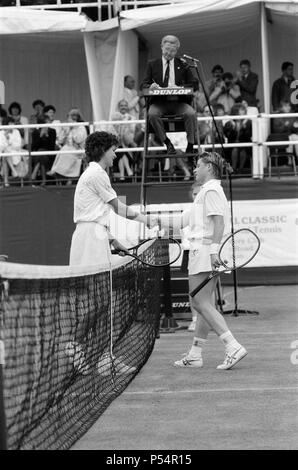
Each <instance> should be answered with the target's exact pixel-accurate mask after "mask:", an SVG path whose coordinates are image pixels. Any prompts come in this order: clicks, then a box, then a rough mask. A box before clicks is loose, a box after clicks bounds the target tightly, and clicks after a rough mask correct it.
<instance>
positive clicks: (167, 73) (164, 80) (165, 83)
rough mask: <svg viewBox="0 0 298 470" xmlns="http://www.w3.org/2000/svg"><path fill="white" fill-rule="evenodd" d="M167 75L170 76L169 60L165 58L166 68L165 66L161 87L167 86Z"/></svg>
mask: <svg viewBox="0 0 298 470" xmlns="http://www.w3.org/2000/svg"><path fill="white" fill-rule="evenodd" d="M169 76H170V61H169V60H167V68H166V73H165V76H164V79H163V84H162V86H163V87H167V86H168V84H169Z"/></svg>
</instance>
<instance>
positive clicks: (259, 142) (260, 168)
mask: <svg viewBox="0 0 298 470" xmlns="http://www.w3.org/2000/svg"><path fill="white" fill-rule="evenodd" d="M287 117H296V118H298V113H288V114H265V113H261V114H258V115H245V116H216V117H215V120H216V121H229V120H243V119H250V120H251V121H253V122H254V123H255V124H256V126H252V141H251V142H241V143H239V142H237V143H236V142H235V143H227V142H225V143H223V147H224V148H235V147H236V148H247V147H250V148H252V160H253V162H252V177H253V178H258V179H262V178H263V177H264V167H266V166H267V162H266V155H268V147H272V146H273V147H276V146H285V147H288V146H289V145H298V139H297V140H284V141H266V138H267V137H268V135H267V136H266V138H265V139H260V137H259V136H261V135H262V133H261V131H260V127H261V126H262V125H263V122H264V118H267V119H269V118H287ZM197 119H198V122H200V121H212V117H209V116H208V117H204V116H200V117H198V118H197ZM115 124H116V125H126V124H129V125H132V124H142V125H144V124H145V120H144V119H138V120H131V121H122V120H119V121H116V120H115V121H104V120H103V121H91V122H88V121H85V122H73V123H69V122H64V123H63V122H54V123H52V124H51V123H46V124H18V125H8V126H7V125H5V126H3V125H0V131H1V130H4V129H6V130H7V129H37V128H43V127H51V128H54V129H55V128H61V127H78V126H88V127H89V129H90V132H93V131H94V130H101V129H104V130H108V129H107V127H108V126H111V127H113V126H114V125H115ZM267 134H268V133H267ZM194 147H195V148H197V146H194ZM175 148H177V149H179V150H185V149H184V148H183V147H181V146H179V145H176V146H175ZM200 148H201V149H202V150H205V149H208V148H209V149H210V148H215V149H220V148H221V144H200ZM148 150H149V151H162V150H165V147H161V146H160V147H159V146H154V147H149V148H148ZM142 151H144V147H129V148H128V147H125V148H124V147H123V148H119V149H117V152H119V153H124V152H131V153H134V152H142ZM58 152H59V154H69V152H70V151H69V150H65V151H64V150H52V151H31V150H30V149H29V150H25V149H21V150H20V151H15V152H0V159H1V157H4V158H5V157H9V156H13V155H20V156H43V155H44V156H48V155H57V153H58ZM71 153H73V154H79V155H82V154H84V153H85V152H84V150H71ZM165 156H166V155H165ZM175 157H183V155H181V154H177V155H176V156H175V155H174V156H173V158H175ZM264 159H265V160H264ZM264 162H265V164H264Z"/></svg>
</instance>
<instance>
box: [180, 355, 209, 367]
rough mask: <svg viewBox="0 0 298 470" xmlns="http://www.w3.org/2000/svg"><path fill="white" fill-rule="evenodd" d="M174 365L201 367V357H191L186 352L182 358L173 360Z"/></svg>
mask: <svg viewBox="0 0 298 470" xmlns="http://www.w3.org/2000/svg"><path fill="white" fill-rule="evenodd" d="M174 366H176V367H203V359H202V357H193V356H191V355H190V354H189V353H187V354H186V355H185V356H184V357H183V358H182V359H179V361H175V362H174Z"/></svg>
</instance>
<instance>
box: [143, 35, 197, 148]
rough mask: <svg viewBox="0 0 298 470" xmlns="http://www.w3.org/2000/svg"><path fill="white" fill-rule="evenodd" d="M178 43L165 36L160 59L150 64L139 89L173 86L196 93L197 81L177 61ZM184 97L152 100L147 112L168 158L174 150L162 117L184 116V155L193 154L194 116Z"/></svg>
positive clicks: (187, 68) (194, 136) (195, 132)
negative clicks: (189, 88) (164, 115)
mask: <svg viewBox="0 0 298 470" xmlns="http://www.w3.org/2000/svg"><path fill="white" fill-rule="evenodd" d="M179 47H180V41H179V39H178V38H177V37H175V36H165V37H164V38H163V39H162V41H161V51H162V57H161V58H160V59H154V60H151V61H149V63H148V66H147V70H146V76H145V78H144V80H143V82H142V84H141V88H142V89H146V88H149V89H151V90H154V89H157V88H165V87H174V86H191V87H193V88H194V89H197V88H198V87H197V80H196V79H195V78H194V76H193V74H192V71H191V69H190V67H189V66H188V65H187V64H185V63H184V62H182V60H181V59H179V58H177V57H176V54H177V52H178V49H179ZM187 101H189V97H187V96H184V97H183V96H179V97H178V96H170V97H168V96H167V98H165V97H154V98H153V97H152V98H151V100H150V106H149V110H148V118H149V122H150V124H151V126H152V128H153V129H154V133H155V136H156V138H157V140H158V141H159V142H160V144H161V145H162V144H165V145H166V147H167V151H168V153H170V154H175V153H176V150H175V148H174V146H173V144H172V142H171V141H170V139H169V138H168V137H167V135H166V132H165V129H164V125H163V122H162V120H161V118H160V116H161V115H162V114H179V115H182V116H183V119H184V125H185V131H186V134H187V142H188V144H187V148H186V153H193V145H194V144H195V143H196V142H197V141H198V139H197V137H198V136H197V115H196V112H195V110H194V108H193V107H192V106H191V105H190V104H189V103H188V102H187Z"/></svg>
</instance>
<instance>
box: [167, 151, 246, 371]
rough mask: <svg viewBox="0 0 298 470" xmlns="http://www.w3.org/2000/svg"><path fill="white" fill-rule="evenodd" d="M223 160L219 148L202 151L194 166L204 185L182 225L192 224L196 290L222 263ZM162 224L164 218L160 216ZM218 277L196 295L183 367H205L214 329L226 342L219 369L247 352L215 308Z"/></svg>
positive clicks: (225, 225) (225, 221) (225, 216)
mask: <svg viewBox="0 0 298 470" xmlns="http://www.w3.org/2000/svg"><path fill="white" fill-rule="evenodd" d="M222 169H223V161H222V158H221V156H220V155H219V154H217V153H216V152H210V153H209V152H204V153H202V154H201V155H200V156H199V158H198V162H197V166H196V168H195V170H194V175H195V179H196V181H197V183H198V184H200V185H201V189H200V191H199V193H198V194H197V196H196V198H195V200H194V202H193V204H192V206H191V209H190V212H189V215H188V216H187V217H183V222H182V225H183V226H186V225H189V229H190V230H189V234H188V239H189V245H190V251H189V261H188V274H189V288H190V292H191V291H192V290H194V289H195V288H196V287H197V286H198V285H199V284H200V283H201V282H202V281H203V280H204V279H205V278H206V277H207V276H208V275H209V274H210V272H211V271H213V270H215V269H217V268H219V267H220V265H221V263H220V260H219V258H218V252H219V248H220V243H221V241H222V238H223V237H224V235H226V234H228V232H229V228H230V224H229V208H228V202H227V199H226V197H225V194H224V192H223V189H222V186H221V182H220V179H221V176H222ZM160 223H161V225H163V220H162V218H161V219H160ZM215 287H216V277H215V278H213V279H212V280H211V281H210V282H209V283H208V284H207V285H206V286H205V287H203V289H202V290H200V291H199V292H198V293H197V295H196V296H195V297H194V298H193V307H194V308H195V310H196V311H197V312H198V313H199V315H198V321H197V324H196V329H195V335H194V340H193V344H192V346H191V348H190V350H189V352H188V353H187V354H186V356H185V357H184V358H182V359H181V360H178V361H176V362H175V365H176V366H180V367H202V365H203V360H202V348H203V347H204V345H205V343H206V340H207V336H208V333H209V331H210V330H211V329H212V330H213V331H215V333H216V334H217V335H218V336H219V338H220V340H221V341H222V342H223V344H224V346H225V349H226V354H225V358H224V361H223V363H222V364H220V365H219V366H218V367H217V369H223V370H226V369H231V368H232V367H233V366H234V365H235V364H237V362H239V361H240V360H241V359H242V358H243V357H245V356H246V354H247V351H246V350H245V348H244V347H243V346H241V344H239V343H238V341H237V340H236V339H235V338H234V336H233V335H232V333H231V331H230V330H229V328H228V326H227V324H226V321H225V319H224V318H223V316H222V315H221V313H220V312H219V311H218V310H216V308H215V307H214V304H213V300H212V299H213V296H214V291H215Z"/></svg>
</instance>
